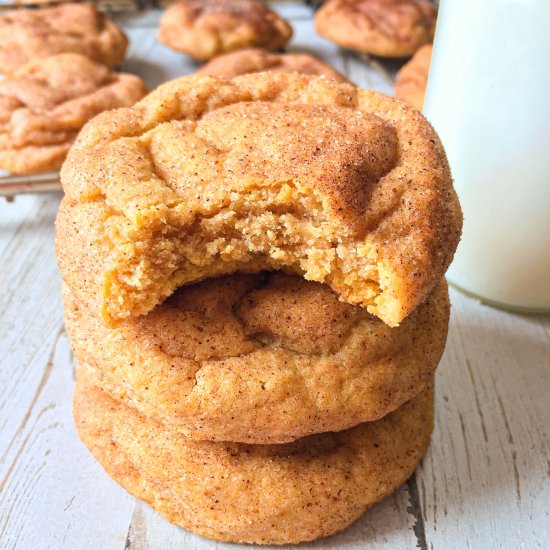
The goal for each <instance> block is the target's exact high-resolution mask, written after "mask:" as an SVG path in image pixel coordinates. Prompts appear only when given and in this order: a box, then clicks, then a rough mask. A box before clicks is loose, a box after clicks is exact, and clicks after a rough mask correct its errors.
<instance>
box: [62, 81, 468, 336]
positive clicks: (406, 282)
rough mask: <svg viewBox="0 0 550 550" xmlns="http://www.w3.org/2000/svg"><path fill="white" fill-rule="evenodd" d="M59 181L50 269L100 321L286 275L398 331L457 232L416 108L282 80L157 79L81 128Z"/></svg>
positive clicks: (431, 140)
mask: <svg viewBox="0 0 550 550" xmlns="http://www.w3.org/2000/svg"><path fill="white" fill-rule="evenodd" d="M129 180H131V181H132V182H133V184H132V185H128V184H127V182H128V181H129ZM62 182H63V187H64V190H65V193H66V198H65V200H64V202H63V205H62V207H61V209H60V211H59V214H58V219H57V241H56V242H57V244H56V250H57V259H58V262H59V265H60V268H61V272H62V274H63V278H64V280H65V282H66V284H67V285H68V286H69V287H70V289H71V291H72V292H73V293H74V294H75V296H76V298H77V300H78V301H79V302H80V303H82V304H83V305H85V306H86V307H88V308H89V309H90V310H91V311H93V313H94V315H96V316H98V317H101V318H102V319H103V321H104V322H106V323H115V322H118V321H120V320H122V319H125V318H135V317H137V316H139V315H142V314H145V313H147V312H149V311H151V310H152V309H153V308H154V307H155V306H156V305H158V304H159V303H161V302H162V301H164V299H165V298H166V297H168V296H169V295H170V294H172V293H173V292H174V290H175V289H176V288H178V287H179V286H181V285H184V284H190V283H193V282H196V281H199V280H203V279H207V278H211V277H216V276H220V275H226V274H231V273H236V272H243V271H244V272H248V273H251V272H259V271H263V270H283V271H287V272H292V273H295V274H298V275H301V276H303V277H305V278H306V279H309V280H313V281H318V282H323V283H326V284H328V285H329V286H330V287H331V288H332V289H333V290H334V291H335V292H336V293H337V294H338V295H339V297H340V298H341V299H342V300H343V301H345V302H348V303H353V304H360V305H362V306H364V307H367V308H368V311H369V312H370V313H372V314H374V315H377V316H378V317H380V318H381V319H382V320H383V321H384V322H386V323H387V324H389V325H391V326H395V325H398V324H399V323H400V322H401V321H402V320H403V319H405V317H406V316H407V315H409V314H410V313H411V312H412V311H413V310H414V309H415V308H416V307H417V306H418V305H419V304H420V303H421V302H422V301H423V300H424V299H425V298H426V297H427V295H428V294H429V293H430V292H431V291H432V289H433V288H434V287H435V285H436V284H437V283H438V282H439V281H440V279H441V277H442V276H443V274H444V273H445V270H446V268H447V266H448V264H449V262H450V261H451V259H452V257H453V254H454V250H455V248H456V245H457V243H458V240H459V237H460V231H461V225H462V216H461V212H460V206H459V204H458V200H457V198H456V194H455V192H454V189H453V187H452V180H451V176H450V172H449V167H448V164H447V160H446V157H445V153H444V151H443V147H442V146H441V143H440V142H439V139H438V137H437V135H436V134H435V132H434V131H433V129H432V127H431V126H430V125H429V123H428V122H427V121H426V120H425V119H424V118H423V117H422V115H421V114H420V113H418V112H417V111H416V110H414V109H413V108H411V107H409V106H407V105H405V104H404V103H402V102H399V101H396V100H395V99H392V98H389V97H387V96H384V95H382V94H378V93H376V92H372V91H367V90H360V89H358V88H356V87H355V86H351V85H349V84H342V83H338V82H334V81H333V80H328V79H321V78H314V77H310V76H304V75H298V74H294V73H258V74H250V75H244V76H240V77H236V78H234V79H232V80H230V81H228V80H216V79H214V78H212V77H206V76H195V75H192V76H187V77H183V78H180V79H177V80H175V81H172V82H169V83H167V84H164V85H163V86H160V87H159V88H157V89H156V90H155V91H154V92H153V93H151V94H150V95H149V96H147V97H146V98H145V99H143V100H142V101H141V102H139V103H137V104H136V106H135V107H134V108H130V109H120V110H116V111H111V112H109V113H108V114H102V115H99V116H98V117H96V118H95V119H94V120H93V121H92V122H91V123H90V124H88V125H87V126H86V128H85V129H84V130H83V131H82V132H81V133H80V135H79V138H78V140H77V142H76V144H75V146H73V147H72V148H71V152H70V154H69V157H68V160H67V162H65V164H64V166H63V170H62ZM99 196H103V197H105V200H102V201H98V200H95V198H96V197H99ZM83 266H85V269H83Z"/></svg>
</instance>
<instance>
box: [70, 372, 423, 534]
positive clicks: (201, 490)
mask: <svg viewBox="0 0 550 550" xmlns="http://www.w3.org/2000/svg"><path fill="white" fill-rule="evenodd" d="M74 415H75V422H76V427H77V429H78V433H79V435H80V438H81V439H82V441H83V442H84V443H85V444H86V445H87V446H88V448H89V449H90V451H91V452H92V454H93V455H94V457H95V458H96V459H97V460H98V461H99V462H100V464H101V465H102V466H103V467H104V468H105V470H106V472H107V473H108V474H109V475H110V476H111V477H112V478H113V479H114V480H115V481H117V482H118V483H120V484H121V485H122V486H123V487H124V488H125V489H126V490H127V491H129V492H130V493H131V494H132V495H134V496H135V497H137V498H140V499H142V500H144V501H146V502H147V503H149V504H150V505H151V506H152V507H153V508H154V509H155V510H156V511H157V512H158V513H160V514H161V515H162V516H163V517H164V518H165V519H166V520H168V521H170V522H172V523H175V524H177V525H180V526H182V527H185V528H186V529H189V530H191V531H194V532H195V533H198V534H199V535H202V536H205V537H209V538H212V539H216V540H223V541H231V542H242V543H257V544H291V543H298V542H301V541H307V540H314V539H316V538H319V537H324V536H328V535H331V534H333V533H335V532H337V531H340V530H342V529H345V528H346V527H347V526H348V525H350V524H351V523H352V522H353V521H355V520H356V519H357V518H358V517H359V516H360V515H361V514H362V513H363V512H364V511H365V510H366V509H368V508H369V507H371V506H372V505H373V504H375V503H376V502H378V501H379V500H382V499H383V498H384V497H386V496H388V495H389V494H391V493H392V492H393V491H395V490H396V489H397V488H398V487H399V486H400V485H401V484H402V483H404V482H405V481H406V480H407V478H408V477H409V476H410V475H411V474H412V473H413V471H414V469H415V468H416V466H417V464H418V463H419V462H420V459H421V458H422V456H423V455H424V453H425V452H426V449H427V447H428V444H429V440H430V434H431V432H432V429H433V390H432V388H431V387H428V388H427V389H426V390H424V391H423V392H422V393H421V394H419V395H418V396H417V397H415V398H414V399H413V400H411V401H409V402H407V403H406V404H405V405H403V406H402V407H401V408H400V409H398V410H397V411H395V412H394V413H392V414H390V415H388V416H385V417H384V418H383V419H381V420H378V421H376V422H367V423H365V424H360V425H359V426H357V427H355V428H352V429H351V430H347V431H343V432H338V433H326V434H320V435H315V436H310V437H308V438H304V439H301V440H299V441H296V442H294V443H290V444H287V445H268V446H264V445H243V444H239V443H214V442H201V441H190V440H188V439H187V438H186V437H185V436H183V435H182V434H180V433H179V432H177V431H175V430H174V429H173V428H172V426H171V425H170V424H162V423H159V422H156V421H154V420H152V419H148V418H146V417H144V416H143V415H141V414H139V413H138V412H136V411H135V410H133V409H131V408H129V407H127V406H126V405H124V404H122V403H120V402H117V401H115V400H113V399H112V398H110V397H108V396H107V395H106V394H104V393H102V392H101V391H100V390H98V389H97V388H95V387H94V386H93V385H91V384H90V381H89V380H88V379H87V378H86V376H85V373H83V372H79V373H78V375H77V385H76V392H75V397H74Z"/></svg>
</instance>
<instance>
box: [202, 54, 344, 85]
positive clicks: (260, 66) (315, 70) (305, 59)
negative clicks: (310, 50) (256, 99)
mask: <svg viewBox="0 0 550 550" xmlns="http://www.w3.org/2000/svg"><path fill="white" fill-rule="evenodd" d="M263 71H272V72H286V73H299V74H308V75H316V76H325V77H327V78H332V79H333V80H336V81H338V82H348V79H347V78H346V77H345V76H344V75H342V74H340V73H339V72H338V71H337V70H336V69H334V68H333V67H331V66H330V65H328V64H327V63H325V62H324V61H322V60H321V59H319V58H317V57H314V56H312V55H309V54H304V53H283V54H276V53H269V52H266V51H265V50H260V49H251V50H241V51H238V52H233V53H228V54H225V55H220V56H219V57H215V58H214V59H212V60H211V61H209V62H208V63H206V64H204V65H203V66H202V67H200V69H199V70H198V71H197V72H196V74H200V75H207V76H215V77H218V78H233V77H235V76H239V75H243V74H249V73H260V72H263Z"/></svg>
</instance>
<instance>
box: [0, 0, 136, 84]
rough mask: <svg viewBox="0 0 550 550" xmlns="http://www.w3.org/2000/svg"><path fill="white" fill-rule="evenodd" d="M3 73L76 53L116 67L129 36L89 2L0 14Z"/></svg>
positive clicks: (0, 45) (1, 66)
mask: <svg viewBox="0 0 550 550" xmlns="http://www.w3.org/2000/svg"><path fill="white" fill-rule="evenodd" d="M0 36H1V37H2V39H1V40H0V72H4V73H13V72H14V71H16V70H17V69H19V68H20V67H22V66H23V65H25V64H27V63H29V62H30V61H33V60H35V59H41V58H44V57H49V56H52V55H56V54H60V53H65V52H74V53H79V54H82V55H85V56H87V57H89V58H90V59H93V60H94V61H97V62H99V63H102V64H103V65H107V66H108V67H111V68H112V67H116V66H117V65H119V64H120V63H121V62H122V60H123V59H124V54H125V53H126V48H127V47H128V39H127V38H126V36H125V35H124V33H123V32H122V31H121V30H120V28H119V27H118V25H117V24H116V23H115V22H114V21H112V20H111V19H109V18H108V17H106V16H105V15H103V14H102V13H101V12H99V11H97V10H96V9H95V8H94V7H93V6H91V5H90V4H63V5H60V6H55V7H52V8H40V9H36V10H15V11H12V12H10V13H6V14H3V15H0Z"/></svg>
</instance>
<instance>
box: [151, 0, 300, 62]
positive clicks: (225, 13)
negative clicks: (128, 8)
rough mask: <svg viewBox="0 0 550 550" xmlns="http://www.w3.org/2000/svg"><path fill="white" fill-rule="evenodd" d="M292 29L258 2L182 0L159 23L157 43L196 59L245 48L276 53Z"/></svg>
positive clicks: (289, 36) (287, 38)
mask: <svg viewBox="0 0 550 550" xmlns="http://www.w3.org/2000/svg"><path fill="white" fill-rule="evenodd" d="M291 36H292V28H291V26H290V25H289V24H288V23H287V22H286V21H285V20H284V19H283V18H282V17H280V16H279V15H277V13H275V12H274V11H273V10H271V9H269V7H268V6H266V5H265V4H264V3H263V2H261V1H260V0H181V1H180V2H177V3H176V4H173V5H172V6H170V7H169V8H168V9H167V10H166V12H165V13H164V15H163V16H162V19H161V21H160V27H159V32H158V40H159V42H161V43H162V44H165V45H166V46H168V47H169V48H172V49H173V50H177V51H181V52H184V53H186V54H187V55H190V56H191V57H193V58H195V59H200V60H206V59H212V58H213V57H215V56H217V55H221V54H224V53H228V52H232V51H235V50H242V49H245V48H252V47H257V48H263V49H265V50H277V49H279V48H282V47H283V46H284V45H285V44H286V43H287V42H288V41H289V40H290V38H291Z"/></svg>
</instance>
